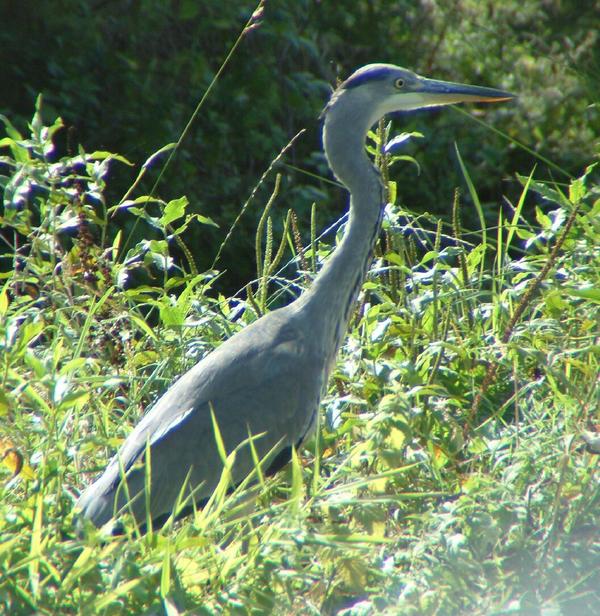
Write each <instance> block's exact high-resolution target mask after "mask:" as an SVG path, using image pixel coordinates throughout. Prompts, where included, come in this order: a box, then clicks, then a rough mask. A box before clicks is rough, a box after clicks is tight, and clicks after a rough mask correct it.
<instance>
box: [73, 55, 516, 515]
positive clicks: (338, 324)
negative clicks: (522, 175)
mask: <svg viewBox="0 0 600 616" xmlns="http://www.w3.org/2000/svg"><path fill="white" fill-rule="evenodd" d="M509 98H512V95H511V94H509V93H507V92H503V91H501V90H494V89H490V88H478V87H475V86H465V85H461V84H452V83H448V82H440V81H434V80H429V79H425V78H422V77H419V76H417V75H415V74H414V73H412V72H411V71H407V70H405V69H402V68H399V67H396V66H393V65H387V64H372V65H368V66H365V67H363V68H361V69H359V70H358V71H356V72H355V73H354V74H353V75H352V76H351V77H350V78H349V79H348V80H346V81H345V82H344V83H343V84H342V85H341V86H340V87H339V88H338V89H337V90H336V91H335V92H334V93H333V95H332V97H331V100H330V102H329V103H328V105H327V106H326V108H325V110H324V114H323V115H324V128H323V145H324V149H325V153H326V156H327V159H328V162H329V164H330V167H331V169H332V171H333V173H334V174H335V176H336V177H337V178H338V179H339V180H340V181H341V182H342V183H343V184H344V185H345V186H346V187H347V189H348V190H349V191H350V195H351V199H350V217H349V222H348V226H347V228H346V233H345V236H344V238H343V240H342V242H341V243H340V245H339V246H338V248H337V249H336V251H335V253H334V254H333V255H332V257H331V258H330V259H329V260H328V262H327V263H326V265H325V266H324V267H323V269H322V271H321V272H320V273H319V275H318V276H317V278H316V279H315V281H314V283H313V285H312V287H311V288H310V289H309V290H308V291H307V292H305V293H304V294H303V295H301V296H300V297H299V298H298V299H297V300H296V301H294V302H292V303H291V304H290V305H288V306H286V307H284V308H280V309H279V310H275V311H273V312H271V313H269V314H267V315H265V316H263V317H262V318H260V319H258V320H257V321H256V322H254V323H252V324H251V325H249V326H248V327H246V328H245V329H244V330H242V331H241V332H239V333H238V334H236V335H235V336H233V337H232V338H230V339H229V340H227V341H225V342H224V343H223V344H222V345H221V346H220V347H219V348H217V349H216V350H215V351H213V352H212V353H210V354H209V355H207V356H206V357H205V358H204V359H202V360H201V361H200V362H199V363H198V364H196V366H194V367H193V368H192V369H191V370H189V371H188V372H186V373H185V374H184V375H183V376H181V377H180V378H179V379H178V380H177V381H176V382H175V383H174V384H173V385H172V386H171V387H170V388H169V389H168V390H167V392H166V393H165V394H164V395H163V396H162V397H161V398H160V399H159V400H158V402H157V403H156V404H155V405H154V407H153V408H152V409H151V410H150V411H149V412H148V413H147V415H146V416H145V417H144V418H143V419H142V420H141V421H140V423H139V424H138V425H137V427H136V428H135V429H134V430H133V432H132V433H131V434H130V435H129V437H128V438H127V439H126V441H125V443H124V444H123V446H122V447H121V449H120V450H119V452H118V453H117V454H116V456H115V457H114V458H113V459H112V460H111V461H110V463H109V464H108V466H107V468H106V470H105V471H104V473H103V474H102V475H101V476H100V478H98V479H97V480H96V482H95V483H93V484H92V485H90V486H89V487H88V488H87V489H86V490H85V491H84V493H83V494H82V496H81V498H80V499H79V501H78V503H77V507H78V509H80V510H81V514H82V516H83V517H84V518H86V519H89V520H91V521H92V522H93V523H94V524H95V525H97V526H101V525H103V524H104V523H105V522H108V521H109V520H110V519H111V518H112V517H113V516H117V517H118V516H119V515H120V514H121V513H122V512H127V511H131V512H132V513H133V514H134V516H135V518H136V520H137V521H138V523H140V524H142V525H143V524H144V523H145V521H146V513H147V512H146V502H147V501H148V500H149V504H150V511H149V512H148V513H149V516H150V518H151V519H152V520H154V521H156V522H158V523H160V522H161V521H164V519H166V518H167V517H168V516H169V515H170V514H171V513H172V510H173V507H174V505H175V504H176V502H177V499H178V496H179V495H180V492H181V491H182V486H185V488H184V492H185V493H186V494H189V493H190V491H193V498H194V500H195V502H196V503H197V504H198V506H202V503H203V502H204V501H205V500H206V499H207V498H208V497H209V496H210V495H211V493H212V492H213V491H214V489H215V487H216V485H217V483H218V482H219V479H220V475H221V470H222V462H221V458H220V456H219V452H218V448H217V445H216V442H215V435H214V430H213V422H212V417H211V411H212V412H214V416H215V418H216V421H217V424H218V426H219V430H220V433H221V435H222V438H223V441H224V445H225V449H226V451H227V452H228V453H229V452H232V451H233V450H236V449H237V451H236V458H235V464H234V466H233V469H232V483H233V484H237V483H239V482H240V481H242V480H243V479H244V478H245V477H246V476H247V475H248V474H249V473H250V472H252V470H253V469H254V467H255V463H254V459H253V455H252V451H251V449H250V447H249V446H248V445H247V444H244V445H242V446H241V447H240V444H241V443H244V441H246V439H248V437H249V436H250V435H253V436H256V438H255V439H254V440H253V443H254V447H255V449H256V453H257V454H258V457H259V458H261V459H262V458H263V457H265V456H266V455H267V454H268V453H269V452H270V453H271V458H270V462H267V467H268V466H269V464H271V468H272V470H276V468H277V467H278V466H280V465H281V464H283V463H284V462H285V461H286V459H287V458H288V457H289V452H290V451H291V447H294V446H296V447H297V446H300V445H301V444H302V443H303V442H304V441H305V440H306V439H307V438H308V436H309V435H310V434H311V432H312V431H313V430H314V426H315V423H316V416H317V412H318V407H319V402H320V399H321V395H322V392H323V391H324V389H325V388H326V386H327V379H328V376H329V373H330V370H331V367H332V365H333V362H334V360H335V356H336V353H337V351H338V348H339V346H340V344H341V342H342V339H343V336H344V335H345V332H346V328H347V325H348V320H349V318H350V314H351V311H352V307H353V305H354V302H355V300H356V297H357V295H358V292H359V290H360V287H361V284H362V282H363V280H364V277H365V274H366V271H367V269H368V267H369V264H370V260H371V255H372V250H373V246H374V244H375V241H376V239H377V235H378V232H379V228H380V223H381V215H382V209H383V205H384V204H383V201H382V185H381V180H380V177H379V173H378V172H377V170H376V169H375V168H374V167H373V165H372V164H371V162H370V161H369V159H368V157H367V154H366V152H365V148H364V140H365V136H366V133H367V131H368V130H369V129H370V127H371V126H372V125H373V124H374V123H375V122H377V121H378V120H379V118H381V117H382V116H383V115H385V114H386V113H389V112H392V111H402V110H411V109H418V108H421V107H428V106H435V105H446V104H451V103H456V102H461V101H498V100H506V99H509ZM147 450H149V451H150V459H151V464H150V465H148V464H147V463H145V462H144V460H145V454H146V451H147ZM147 466H149V467H150V470H151V482H150V486H151V490H150V495H149V496H147V495H145V494H144V485H145V481H146V479H145V473H146V467H147ZM123 472H125V473H126V476H127V490H125V489H124V486H123V481H122V474H123ZM127 493H129V496H130V497H131V498H132V500H131V502H129V503H128V502H127V497H126V494H127Z"/></svg>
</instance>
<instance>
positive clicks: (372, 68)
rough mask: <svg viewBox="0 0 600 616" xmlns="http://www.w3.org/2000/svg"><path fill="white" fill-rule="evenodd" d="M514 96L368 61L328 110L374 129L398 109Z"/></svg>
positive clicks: (350, 79)
mask: <svg viewBox="0 0 600 616" xmlns="http://www.w3.org/2000/svg"><path fill="white" fill-rule="evenodd" d="M512 98H515V95H514V94H511V93H510V92H505V91H503V90H496V89H495V88H484V87H481V86H470V85H466V84H462V83H453V82H451V81H438V80H436V79H427V78H426V77H421V76H420V75H417V74H416V73H413V72H412V71H409V70H407V69H405V68H400V67H399V66H394V65H393V64H367V65H366V66H363V67H362V68H360V69H358V70H357V71H356V72H354V73H353V74H352V75H351V76H350V77H348V79H346V81H344V82H343V83H342V84H341V85H340V86H339V88H338V89H337V90H336V91H335V93H334V94H333V96H332V98H331V101H330V103H329V105H328V106H327V108H326V113H327V112H333V110H334V108H337V113H338V114H339V115H343V116H345V117H346V118H348V117H350V118H351V117H352V116H355V117H356V119H357V120H359V119H360V120H366V124H367V125H368V126H367V128H370V127H371V126H372V125H373V124H374V123H375V122H377V120H379V118H381V117H383V116H384V115H385V114H387V113H392V112H395V111H411V110H414V109H422V108H425V107H439V106H441V105H452V104H454V103H466V102H486V103H491V102H499V101H505V100H509V99H512ZM340 112H341V113H340ZM334 113H335V112H334ZM361 128H362V127H361Z"/></svg>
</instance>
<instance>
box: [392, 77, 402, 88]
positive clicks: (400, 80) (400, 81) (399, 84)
mask: <svg viewBox="0 0 600 616" xmlns="http://www.w3.org/2000/svg"><path fill="white" fill-rule="evenodd" d="M394 85H395V86H396V87H397V88H398V89H401V88H403V87H404V79H396V81H394Z"/></svg>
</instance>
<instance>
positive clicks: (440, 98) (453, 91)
mask: <svg viewBox="0 0 600 616" xmlns="http://www.w3.org/2000/svg"><path fill="white" fill-rule="evenodd" d="M422 84H423V89H422V90H421V91H420V94H421V96H422V97H423V98H424V99H425V100H426V101H427V102H428V103H429V104H430V105H452V104H453V103H476V102H481V103H495V102H499V101H507V100H510V99H513V98H516V96H515V95H514V94H511V93H510V92H505V91H504V90H496V89H495V88H483V87H481V86H469V85H465V84H463V83H452V82H451V81H438V80H437V79H425V78H422Z"/></svg>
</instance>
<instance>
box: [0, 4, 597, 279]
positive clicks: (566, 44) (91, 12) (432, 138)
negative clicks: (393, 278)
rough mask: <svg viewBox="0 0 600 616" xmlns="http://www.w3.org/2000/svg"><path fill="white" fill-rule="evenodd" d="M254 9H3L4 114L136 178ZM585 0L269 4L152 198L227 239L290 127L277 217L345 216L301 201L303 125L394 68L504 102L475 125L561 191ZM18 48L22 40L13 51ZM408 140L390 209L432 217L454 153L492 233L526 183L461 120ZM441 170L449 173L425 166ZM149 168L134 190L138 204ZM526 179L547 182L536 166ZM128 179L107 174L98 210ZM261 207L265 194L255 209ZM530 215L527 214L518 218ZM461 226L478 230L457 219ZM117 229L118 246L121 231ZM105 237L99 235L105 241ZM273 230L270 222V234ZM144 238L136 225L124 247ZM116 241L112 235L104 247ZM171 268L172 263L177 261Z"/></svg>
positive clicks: (202, 247)
mask: <svg viewBox="0 0 600 616" xmlns="http://www.w3.org/2000/svg"><path fill="white" fill-rule="evenodd" d="M255 4H256V2H255V0H252V1H244V2H235V3H223V2H219V1H217V0H203V2H197V1H196V0H177V1H174V0H172V1H170V2H166V1H164V0H161V1H160V2H159V1H156V0H138V1H133V0H126V1H120V2H114V1H112V2H111V1H99V0H94V1H92V2H90V1H89V0H55V1H53V2H45V3H40V2H27V1H23V2H5V3H1V4H0V22H1V23H2V24H4V27H3V28H2V29H1V30H0V82H1V83H3V84H5V85H6V87H4V88H2V91H1V92H0V113H3V114H5V115H8V116H9V117H11V119H12V120H13V122H14V123H15V125H16V126H17V127H19V128H20V129H21V130H23V127H24V125H25V123H26V121H27V119H28V118H29V116H30V113H31V112H30V110H31V107H32V105H33V102H34V100H35V98H36V96H37V94H38V93H39V92H42V93H43V94H44V96H45V100H46V108H47V110H48V112H49V114H50V115H51V116H54V115H58V114H59V113H60V115H62V117H63V118H64V121H65V123H66V125H67V127H68V129H69V130H68V131H65V132H64V133H63V134H62V136H61V135H60V134H59V135H58V136H57V137H58V140H59V142H58V144H57V145H58V147H59V149H60V152H61V153H62V154H69V153H72V152H73V151H75V150H76V148H77V145H76V144H77V143H78V142H81V143H85V144H86V146H87V147H89V148H91V149H92V150H100V151H104V150H108V151H117V152H123V153H124V154H125V155H126V156H127V158H128V159H129V160H131V161H133V162H134V163H135V164H136V165H139V163H140V162H141V161H143V160H145V159H146V158H147V157H148V156H149V153H151V152H154V151H156V150H157V149H158V148H160V147H162V146H163V144H165V143H169V142H173V141H175V140H176V138H177V136H178V135H180V133H181V130H182V128H183V127H184V126H185V124H186V122H187V119H188V117H189V113H190V110H191V109H193V108H194V106H195V104H196V102H197V101H198V100H199V98H200V97H201V95H202V94H203V93H204V92H205V91H206V88H207V87H208V84H209V83H210V82H211V80H212V78H213V77H214V75H215V72H216V70H217V68H218V67H219V66H220V65H221V63H222V62H223V59H224V58H225V56H226V54H227V52H228V50H229V49H230V47H231V42H232V40H234V39H235V37H236V36H237V35H238V32H239V29H240V25H241V24H243V23H244V22H245V21H246V19H247V18H248V17H249V15H250V14H251V13H252V11H253V10H254V8H255ZM598 8H599V7H598V0H590V1H588V2H584V3H582V2H578V1H576V0H567V1H565V0H526V1H525V2H523V1H521V0H505V1H503V2H502V3H501V5H499V3H498V2H495V1H493V0H485V1H480V0H461V1H460V2H459V1H455V2H437V1H435V0H427V1H425V0H422V1H420V2H414V0H396V1H394V2H374V1H370V2H365V1H364V0H338V1H336V2H315V1H314V0H296V1H294V2H289V1H287V0H269V2H267V3H266V6H265V15H264V18H263V20H262V23H261V25H260V27H257V28H254V29H253V30H252V31H251V32H249V33H247V35H246V36H245V37H244V41H243V43H242V47H241V48H242V50H243V53H242V54H238V55H237V56H236V57H234V58H233V59H232V61H231V62H230V63H229V65H228V67H227V70H226V71H225V72H224V74H223V76H222V78H221V79H220V80H219V84H218V90H217V92H216V95H217V96H218V100H219V104H218V105H207V106H205V107H204V108H203V109H202V113H201V114H200V116H199V118H198V120H197V121H196V122H195V124H194V125H193V126H192V127H191V130H190V133H189V135H188V137H187V138H186V140H185V142H184V143H183V147H181V148H180V149H179V151H178V155H177V159H176V164H174V165H171V167H170V169H169V170H168V171H167V173H166V174H165V176H164V178H163V180H162V182H161V184H160V186H159V187H158V195H159V196H160V197H161V198H162V199H164V200H165V201H170V200H171V199H174V198H178V197H179V196H181V195H183V194H185V195H186V196H187V197H188V199H189V201H190V206H189V208H188V209H189V212H190V213H202V214H204V215H207V216H210V217H211V218H212V219H213V220H215V221H216V222H217V223H218V224H220V225H221V226H223V227H225V226H226V225H229V224H231V221H232V220H234V219H235V218H236V215H237V213H238V211H239V207H240V205H241V204H242V203H243V202H244V201H245V199H246V197H247V195H248V194H249V191H250V190H251V188H252V186H253V185H254V182H255V179H256V178H257V177H258V176H259V175H260V174H261V173H262V172H263V171H264V170H265V169H266V168H267V166H268V164H269V162H270V161H271V160H272V158H273V156H274V154H275V153H276V152H278V151H279V150H280V149H281V148H282V147H284V146H285V144H286V143H287V141H288V139H289V138H290V137H291V136H292V135H294V134H295V133H296V132H297V131H298V130H300V129H301V128H303V127H307V126H308V127H310V128H311V129H312V130H311V131H310V132H309V133H308V134H307V135H306V136H305V137H303V139H302V140H300V141H298V143H297V144H296V145H295V147H294V150H293V152H292V154H291V158H290V162H291V163H292V165H290V166H286V167H285V168H284V169H283V170H282V189H284V190H285V194H286V208H291V209H293V210H294V211H295V212H296V213H297V215H298V217H299V219H300V221H301V222H303V223H304V227H306V226H307V225H308V220H309V215H310V211H311V207H312V204H313V203H314V202H315V201H318V202H319V207H320V218H321V219H324V220H327V221H328V222H331V221H332V220H333V219H334V217H335V216H336V213H337V212H338V211H339V210H340V209H341V207H342V206H343V202H342V201H341V200H337V201H336V202H332V201H328V199H327V193H326V192H325V190H324V189H325V187H326V186H325V184H324V183H321V185H317V186H315V184H314V183H313V182H311V181H310V180H308V179H307V176H306V175H304V174H300V173H297V172H296V168H297V167H300V168H302V169H307V170H309V171H312V172H313V173H317V174H320V175H326V169H325V165H324V161H323V158H322V156H321V155H320V154H315V151H317V150H318V140H319V137H318V134H317V121H316V120H317V117H318V114H319V111H320V109H321V108H322V106H323V104H324V102H325V100H326V99H327V95H328V91H329V88H330V86H331V85H332V84H334V83H335V80H336V79H337V78H343V77H345V76H347V75H348V74H349V72H350V71H351V70H353V69H354V68H356V67H357V66H359V65H361V64H365V63H367V62H373V61H391V62H394V63H398V64H402V65H404V66H408V67H411V68H414V69H415V70H417V71H419V72H421V73H423V74H427V75H432V76H438V77H440V78H447V79H451V80H455V81H464V82H470V83H481V84H482V85H491V86H497V87H502V88H505V89H508V90H512V91H514V92H516V93H517V94H518V95H519V102H518V104H517V105H512V106H503V107H499V108H498V110H497V111H496V112H495V113H493V112H491V111H488V112H486V119H487V121H489V122H490V124H492V125H493V126H495V127H496V128H498V129H500V130H502V131H504V132H505V133H508V134H509V135H510V136H511V137H512V138H513V139H516V140H517V141H520V142H523V143H527V144H536V145H535V148H536V150H537V151H539V152H540V153H542V154H544V155H546V156H547V157H548V158H550V159H551V160H553V161H554V162H555V163H556V164H558V165H559V166H560V167H561V168H564V169H567V171H568V172H569V173H570V175H578V174H579V173H580V170H581V169H582V168H583V166H584V165H585V164H587V163H588V161H589V160H591V158H592V156H593V152H594V148H595V139H596V136H597V135H598V133H599V132H600V116H599V114H598V108H597V106H595V105H594V104H593V103H594V101H596V100H597V99H598V86H597V84H598V83H600V79H599V78H598V77H599V73H600V57H599V52H598V50H599V49H600V46H599V45H598V44H597V42H598V32H600V23H599V15H600V11H599V10H598ZM23 41H27V44H26V45H24V44H23ZM403 122H404V123H406V124H408V126H407V127H406V130H409V131H414V130H418V131H421V132H423V133H424V134H425V135H426V140H425V141H423V142H422V143H414V144H413V145H411V146H410V147H411V153H412V154H413V155H415V156H417V157H418V158H419V160H420V162H421V167H422V170H423V171H422V176H421V180H420V181H419V182H414V181H413V179H414V175H413V174H414V171H413V170H412V169H409V170H407V171H406V172H405V173H403V174H402V176H400V177H399V178H398V179H399V181H401V185H402V188H401V194H402V198H403V201H404V204H406V205H408V206H409V207H410V208H411V209H413V210H415V211H418V212H421V213H423V212H429V213H433V214H435V215H436V216H446V215H447V213H448V212H449V210H450V205H451V202H452V195H453V192H454V187H455V185H456V183H457V182H458V181H459V177H460V174H459V172H458V169H457V168H456V167H455V166H453V165H452V164H451V162H450V161H451V160H453V158H452V151H453V145H452V143H453V142H454V141H457V142H458V143H459V144H460V148H461V151H462V152H463V154H464V156H465V158H466V160H469V161H470V162H471V165H472V169H471V174H472V176H473V178H474V181H475V183H476V185H477V186H478V188H479V194H480V198H481V202H482V204H483V208H484V211H485V213H486V216H488V220H487V222H488V224H493V223H494V219H495V215H494V204H495V203H497V201H498V200H499V198H500V196H501V195H502V194H506V193H508V194H509V196H510V197H511V198H513V199H516V198H517V195H518V190H519V189H518V187H517V186H515V185H512V184H510V183H509V184H508V185H504V186H501V182H502V181H503V180H504V179H505V178H506V177H511V176H512V175H513V173H514V172H515V171H520V170H523V169H529V168H530V167H531V165H532V162H531V156H530V154H529V153H528V152H526V151H525V150H524V149H521V148H518V147H516V146H514V145H513V146H509V147H507V146H506V142H505V141H503V140H502V139H500V138H497V137H496V136H495V135H493V134H491V133H490V131H487V130H485V128H483V127H479V126H474V125H473V123H472V122H467V120H466V118H465V117H464V116H460V115H456V114H452V113H443V114H438V113H437V112H435V111H433V112H431V113H430V114H427V117H423V116H422V115H421V116H415V117H414V118H412V117H408V118H403ZM443 159H447V160H448V161H449V162H448V164H446V165H439V164H437V162H438V161H440V160H443ZM157 166H158V165H157V164H156V163H155V164H154V165H152V166H151V168H150V169H149V173H148V174H147V177H146V178H145V180H144V183H143V184H142V187H141V189H142V192H150V187H151V186H152V185H153V183H154V181H155V179H156V175H155V169H156V168H157ZM538 174H539V177H542V178H548V177H550V176H551V175H552V176H553V177H554V178H556V177H558V179H560V180H564V177H563V176H562V175H559V176H556V171H555V170H552V169H551V168H546V167H545V166H544V165H541V166H540V169H539V171H538ZM130 180H131V178H130V177H128V176H127V174H126V173H122V174H120V176H119V177H118V178H115V179H114V180H113V182H111V184H110V185H109V190H110V191H111V194H110V195H109V197H110V198H112V199H116V198H117V197H116V195H117V194H121V193H122V192H124V190H125V188H126V187H127V186H128V185H129V183H130ZM259 197H260V198H259V200H258V201H256V202H255V204H256V203H259V202H261V200H265V199H266V197H267V193H265V192H262V191H261V193H260V194H259ZM525 207H526V211H529V209H530V208H533V207H534V203H526V205H525ZM260 215H261V212H260V208H258V207H253V208H250V209H249V210H248V212H247V213H246V214H245V216H244V217H243V218H242V220H241V221H240V224H239V225H238V230H237V232H236V234H235V235H234V236H233V237H232V241H231V242H230V244H229V245H228V247H227V249H226V250H225V252H223V256H222V263H220V266H221V267H223V268H225V269H228V270H229V271H228V273H227V275H226V276H224V277H223V279H222V280H221V281H219V284H220V285H222V286H221V287H220V288H225V289H228V290H229V291H233V290H235V289H237V288H239V287H240V286H243V285H244V284H245V283H246V281H247V280H248V279H249V278H250V277H251V275H252V268H253V266H252V263H253V258H252V256H253V254H254V242H253V237H254V230H255V229H256V225H257V223H258V219H259V218H260ZM463 218H464V221H463V222H464V224H465V226H466V227H467V228H468V229H470V230H474V229H476V228H477V225H478V220H477V217H476V216H472V215H471V210H470V209H465V211H464V213H463ZM117 221H118V226H119V227H120V228H124V230H125V231H126V233H127V235H128V236H129V235H131V233H132V226H133V225H132V226H129V227H128V226H127V225H128V224H130V223H129V222H128V221H123V220H120V219H117ZM116 224H117V222H115V221H114V220H112V219H111V220H109V226H112V227H114V226H115V225H116ZM281 224H282V222H279V225H280V226H281ZM149 232H150V229H148V228H146V227H145V225H143V224H137V226H136V227H135V234H134V236H133V238H132V242H133V243H137V242H138V241H141V240H143V239H144V238H146V237H147V236H148V234H149ZM113 233H116V231H113ZM184 237H185V239H186V242H187V244H189V245H190V246H197V247H198V249H197V250H196V251H195V254H194V258H195V259H196V260H197V262H198V264H199V268H200V269H208V268H209V267H210V266H211V264H212V262H213V258H214V255H215V254H216V251H217V247H218V246H219V244H220V242H221V240H222V235H221V234H220V233H219V232H217V231H216V230H214V231H211V232H209V233H207V230H206V229H200V228H198V227H197V226H191V227H190V228H189V229H188V230H187V231H186V233H185V235H184ZM174 257H175V258H176V259H177V260H179V259H184V256H183V255H182V254H180V253H179V252H178V251H174Z"/></svg>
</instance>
